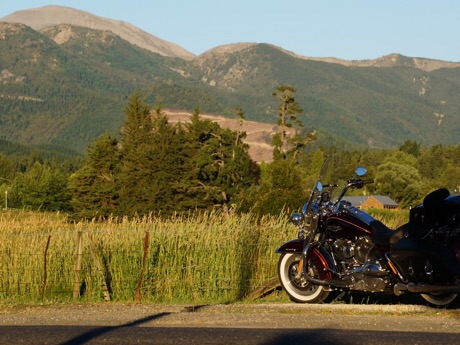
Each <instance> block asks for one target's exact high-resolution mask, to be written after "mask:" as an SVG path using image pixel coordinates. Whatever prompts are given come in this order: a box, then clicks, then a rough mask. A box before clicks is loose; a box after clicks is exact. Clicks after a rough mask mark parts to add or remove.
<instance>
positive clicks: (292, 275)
mask: <svg viewBox="0 0 460 345" xmlns="http://www.w3.org/2000/svg"><path fill="white" fill-rule="evenodd" d="M300 259H301V256H300V254H282V255H281V257H280V259H279V261H278V274H279V278H280V281H281V285H282V286H283V288H284V290H285V291H286V292H287V294H288V295H289V297H290V299H291V300H292V301H294V302H297V303H321V302H322V301H324V300H325V299H326V297H327V296H328V295H329V291H326V290H325V288H324V286H320V285H313V284H311V283H309V282H308V281H307V280H306V279H305V276H304V275H303V274H301V275H300V277H297V276H298V274H297V269H298V266H299V262H300ZM309 270H310V271H309V273H308V274H309V276H311V277H318V274H317V272H318V271H317V268H316V267H315V266H314V265H309Z"/></svg>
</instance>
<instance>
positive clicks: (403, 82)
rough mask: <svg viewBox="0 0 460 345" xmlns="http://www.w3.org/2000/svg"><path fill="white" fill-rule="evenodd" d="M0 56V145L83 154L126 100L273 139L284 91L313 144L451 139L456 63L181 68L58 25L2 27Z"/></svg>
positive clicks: (182, 63) (271, 50) (459, 131)
mask: <svg viewBox="0 0 460 345" xmlns="http://www.w3.org/2000/svg"><path fill="white" fill-rule="evenodd" d="M0 50H1V51H2V54H1V55H0V99H1V100H2V102H0V136H4V137H5V138H6V139H8V140H12V139H14V140H17V141H19V142H22V143H31V144H53V145H58V146H66V145H67V146H68V147H72V148H74V149H76V150H78V151H79V152H82V151H83V150H84V149H85V147H86V146H87V145H88V144H89V143H90V142H91V141H92V140H94V139H95V138H96V137H97V136H98V135H100V134H101V133H103V132H107V131H109V132H112V133H113V132H116V131H118V130H119V128H120V126H121V125H122V123H123V118H124V115H123V109H124V106H125V105H126V101H127V98H128V96H129V95H130V94H131V93H132V92H134V91H140V92H141V94H142V95H143V96H144V97H145V99H146V101H147V103H149V104H162V106H163V107H164V108H165V109H179V112H184V111H185V112H191V111H192V109H194V108H196V107H198V108H200V110H201V112H202V113H203V114H215V115H222V116H224V117H225V118H232V117H233V118H235V108H237V107H239V108H241V109H242V110H243V111H244V113H245V116H246V118H247V120H248V122H249V121H252V122H254V123H255V122H257V123H260V126H261V127H262V124H267V126H268V127H267V128H268V130H267V132H266V133H271V132H270V131H271V130H272V129H271V128H272V127H273V126H274V125H273V124H274V123H276V121H277V115H276V114H277V106H278V104H277V100H276V99H274V98H273V97H271V94H272V92H273V91H274V90H275V89H276V87H278V86H279V85H283V84H287V85H293V86H294V87H295V88H296V89H297V93H296V95H295V97H296V100H297V101H298V102H299V104H300V105H301V107H302V108H304V109H305V111H304V112H303V114H301V116H300V119H301V120H302V122H303V123H304V124H305V130H306V131H311V130H318V133H319V141H320V144H321V145H322V144H324V143H325V142H326V141H327V142H328V143H332V144H337V145H340V146H343V145H345V143H346V145H348V144H352V145H361V147H391V146H395V145H400V144H402V142H404V140H406V139H411V140H414V141H417V142H420V143H422V144H424V145H427V146H429V145H434V144H438V143H441V144H452V143H454V144H457V143H458V142H459V138H460V118H459V113H458V109H460V95H459V93H458V90H459V89H460V68H458V66H457V64H456V63H454V64H453V63H448V62H447V63H445V62H442V61H437V60H436V63H437V65H436V66H437V67H436V66H434V65H433V64H434V62H435V61H434V60H430V61H428V60H429V59H421V60H420V59H418V58H410V57H405V56H402V55H399V54H392V55H388V56H386V57H383V58H380V60H372V61H373V62H372V63H371V62H369V61H367V62H365V63H364V62H360V63H357V62H354V63H355V65H347V64H344V63H337V62H325V61H319V60H315V59H314V58H313V59H305V58H302V57H298V56H297V54H295V53H292V52H288V51H286V50H284V49H282V48H280V47H277V46H274V45H271V44H266V43H250V42H246V43H244V42H243V43H236V44H230V45H223V46H219V47H215V48H212V49H210V50H208V51H206V52H204V53H203V54H200V55H199V56H195V57H193V58H192V59H183V58H181V57H178V56H174V57H171V56H166V55H163V54H160V53H152V52H151V51H150V50H146V49H145V48H140V47H139V46H137V45H134V44H133V43H132V42H129V41H127V40H125V39H123V38H121V37H120V36H119V35H117V34H115V33H113V32H112V31H110V30H95V29H91V28H87V27H82V26H78V25H71V24H59V25H54V26H47V27H43V28H41V29H40V31H37V30H35V29H33V28H32V27H30V26H27V24H15V23H2V22H0ZM426 61H428V62H426ZM360 64H361V65H360ZM421 66H422V67H423V68H420V67H421ZM427 66H428V67H427ZM433 66H434V67H436V68H433ZM223 122H225V121H223ZM270 126H272V127H270ZM253 132H257V131H253ZM263 137H264V140H265V141H264V142H263V144H268V143H269V135H268V137H267V135H266V134H264V135H263ZM259 139H260V137H259ZM259 139H257V140H259ZM262 146H264V145H262Z"/></svg>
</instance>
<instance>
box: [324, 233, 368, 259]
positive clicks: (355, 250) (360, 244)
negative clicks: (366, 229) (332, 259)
mask: <svg viewBox="0 0 460 345" xmlns="http://www.w3.org/2000/svg"><path fill="white" fill-rule="evenodd" d="M332 247H333V252H334V254H335V256H336V258H338V259H339V260H340V261H343V262H344V263H346V264H358V265H364V264H365V263H366V262H368V261H372V260H375V259H377V255H376V254H375V253H374V252H373V250H372V249H373V248H374V245H373V243H372V241H371V239H370V237H368V236H364V237H358V238H356V239H355V240H354V241H352V240H350V239H338V240H335V241H334V242H333V245H332Z"/></svg>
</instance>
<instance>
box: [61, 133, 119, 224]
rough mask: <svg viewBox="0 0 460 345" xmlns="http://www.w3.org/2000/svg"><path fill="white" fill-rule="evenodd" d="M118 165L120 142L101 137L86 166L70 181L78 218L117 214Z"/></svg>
mask: <svg viewBox="0 0 460 345" xmlns="http://www.w3.org/2000/svg"><path fill="white" fill-rule="evenodd" d="M119 166H120V153H119V148H118V142H117V140H116V139H114V138H112V137H111V136H110V135H108V134H104V135H102V136H101V137H99V138H98V139H96V140H95V141H94V142H93V143H92V144H91V145H90V146H89V147H88V151H87V158H86V160H85V163H84V165H83V166H82V167H81V168H80V169H79V170H78V171H76V172H75V173H74V174H73V175H71V176H70V179H69V188H70V190H71V191H72V195H73V197H72V206H73V209H74V211H75V214H76V215H77V216H79V217H83V218H92V217H107V216H110V215H111V214H116V213H117V211H118V210H117V207H118V202H119V195H118V186H117V183H116V178H117V175H118V172H119Z"/></svg>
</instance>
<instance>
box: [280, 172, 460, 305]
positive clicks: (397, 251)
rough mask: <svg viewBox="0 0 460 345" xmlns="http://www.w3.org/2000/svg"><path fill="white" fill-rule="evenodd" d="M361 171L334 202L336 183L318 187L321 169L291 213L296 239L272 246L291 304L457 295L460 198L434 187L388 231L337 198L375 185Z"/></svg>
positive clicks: (439, 300)
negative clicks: (338, 296) (357, 295)
mask: <svg viewBox="0 0 460 345" xmlns="http://www.w3.org/2000/svg"><path fill="white" fill-rule="evenodd" d="M321 170H322V171H323V169H321ZM366 172H367V171H366V169H365V168H363V167H358V168H357V169H356V171H355V175H354V176H353V177H352V178H351V179H349V180H348V181H347V184H346V185H345V187H344V188H343V189H342V190H341V192H340V193H339V195H338V197H337V198H335V199H332V194H333V191H334V190H335V189H336V188H337V187H338V186H337V185H335V184H327V185H323V184H322V182H321V173H320V175H319V177H318V179H317V181H316V183H315V185H314V186H313V188H312V191H311V194H310V197H309V199H308V202H307V203H306V204H305V205H304V206H303V208H302V211H301V212H299V213H294V214H293V215H292V222H293V224H294V225H295V226H296V227H298V236H297V239H294V240H291V241H289V242H286V243H284V244H283V245H281V246H280V247H279V248H277V249H276V252H277V253H279V254H281V256H280V258H279V261H278V274H279V279H280V282H281V285H282V287H283V289H284V290H285V291H286V293H287V294H288V295H289V297H290V299H291V300H292V301H294V302H298V303H321V302H324V301H326V299H327V298H328V297H330V296H331V293H333V292H334V291H336V292H337V291H342V292H343V291H360V292H369V293H386V294H391V295H395V296H401V295H402V294H405V293H414V294H419V295H420V296H421V297H422V298H423V299H424V300H426V301H427V302H428V303H429V304H431V305H434V306H438V307H440V306H447V305H448V304H450V303H451V302H453V301H454V300H455V299H456V297H457V294H458V293H460V234H459V233H460V196H451V195H450V194H449V192H448V191H447V190H446V189H438V190H436V191H434V192H432V193H430V194H428V195H427V196H426V197H425V198H424V200H423V203H422V204H420V205H418V206H417V207H414V208H412V209H411V210H410V215H409V222H408V223H407V224H404V225H402V226H401V227H399V228H398V229H396V230H392V229H390V228H388V227H387V226H386V225H384V224H383V223H382V222H380V221H379V220H376V219H375V218H374V217H372V216H371V215H370V214H368V213H366V212H364V211H363V210H361V209H358V208H356V207H354V206H353V205H352V204H351V203H350V202H347V201H346V200H344V199H343V198H344V196H345V194H346V192H347V191H348V190H349V189H353V188H358V189H360V188H363V187H364V186H365V185H366V184H369V183H373V182H374V181H373V180H372V179H368V180H364V179H363V176H364V175H365V174H366Z"/></svg>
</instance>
